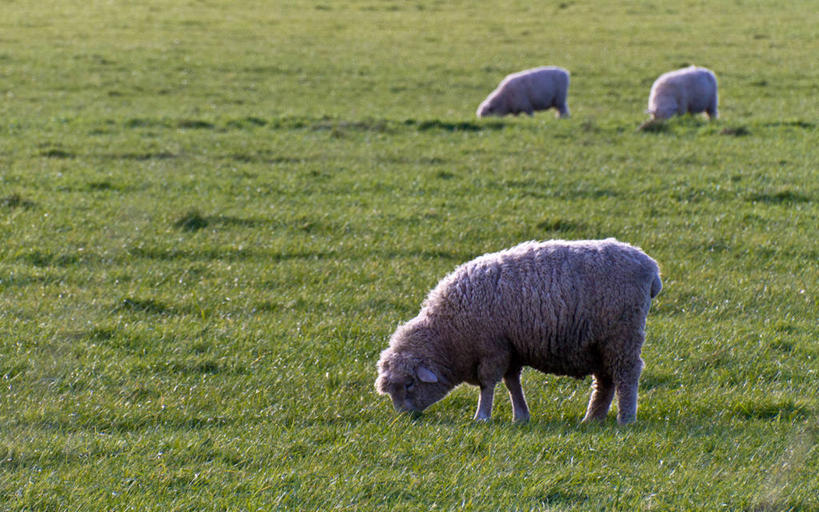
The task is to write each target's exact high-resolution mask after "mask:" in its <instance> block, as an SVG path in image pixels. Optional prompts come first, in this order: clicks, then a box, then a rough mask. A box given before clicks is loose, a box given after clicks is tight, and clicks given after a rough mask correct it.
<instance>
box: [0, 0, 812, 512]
mask: <svg viewBox="0 0 819 512" xmlns="http://www.w3.org/2000/svg"><path fill="white" fill-rule="evenodd" d="M134 4H135V3H126V2H120V1H114V2H77V1H73V0H66V1H63V2H58V3H57V5H45V4H43V5H40V4H39V3H36V2H31V1H28V0H22V1H17V2H7V3H5V4H4V5H3V7H2V12H3V15H2V16H0V41H2V45H0V240H2V243H0V384H2V387H0V510H125V509H137V510H192V509H197V510H260V509H261V510H335V509H339V510H552V511H568V510H572V511H574V510H736V511H774V510H777V511H778V510H800V511H802V510H816V509H819V493H818V492H817V489H819V479H818V478H817V474H819V454H818V453H817V448H816V446H817V441H818V440H819V424H817V413H818V412H819V402H817V393H816V388H817V383H819V374H817V370H819V363H817V358H818V357H819V348H818V347H817V343H816V342H817V335H818V334H819V331H817V311H819V307H818V306H819V302H817V298H816V290H817V285H819V283H818V282H817V276H819V265H817V261H819V258H818V257H817V244H816V238H817V225H819V204H817V198H818V197H819V179H817V177H819V173H818V172H817V162H819V157H818V154H817V150H816V147H817V144H819V135H818V132H817V117H816V115H815V114H816V112H819V108H818V107H819V105H817V97H819V94H817V93H819V90H817V85H816V84H817V83H819V80H818V78H819V76H817V68H816V63H815V53H816V52H815V43H816V28H815V27H816V26H817V25H819V18H817V14H816V13H819V9H817V5H816V3H815V2H813V1H803V2H792V3H789V4H782V3H781V2H768V1H760V2H740V1H736V2H735V1H732V0H731V1H729V0H719V1H717V2H710V3H702V2H684V3H683V4H679V5H674V6H671V5H668V6H666V5H665V4H658V3H650V2H642V1H628V2H602V3H601V2H594V3H592V2H581V1H575V2H562V3H554V4H550V3H546V4H537V3H534V4H533V3H531V2H529V3H526V2H517V1H500V0H499V1H492V2H488V3H487V2H483V3H480V4H478V3H472V2H459V1H455V2H439V1H433V0H430V1H427V0H422V1H418V2H412V3H403V2H391V1H384V2H375V1H367V0H350V1H343V2H312V1H306V0H295V1H292V2H275V3H273V4H270V3H267V2H254V1H250V2H242V3H241V5H235V4H232V3H228V2H221V1H204V0H203V1H191V2H170V1H168V0H154V1H150V2H138V3H136V4H138V5H134ZM688 63H697V64H701V65H705V66H708V67H710V68H712V69H714V70H715V71H716V73H717V75H718V77H719V79H720V95H721V103H720V111H721V115H722V119H721V120H719V121H717V122H714V123H708V122H707V121H705V120H704V119H700V118H682V119H675V120H673V121H671V122H669V123H667V124H665V125H663V126H662V127H660V128H657V129H653V130H651V131H644V132H639V133H638V132H635V129H636V128H637V126H638V125H639V124H640V123H641V122H642V121H643V120H644V119H645V115H644V114H643V113H642V112H643V110H644V109H645V101H646V98H647V94H648V88H649V87H650V85H651V82H652V81H653V79H654V78H655V77H656V76H657V75H659V74H660V73H661V72H664V71H666V70H668V69H672V68H674V67H677V66H682V65H686V64H688ZM539 64H556V65H562V66H565V67H567V68H569V69H570V70H571V71H572V80H573V82H572V89H571V93H570V100H569V101H570V107H571V109H572V113H573V117H572V118H571V119H569V120H560V121H559V120H556V119H554V118H553V117H552V114H551V113H542V114H539V115H537V116H535V117H534V118H509V119H503V120H489V121H487V120H481V121H479V120H477V119H475V118H474V110H475V108H476V106H477V104H478V103H479V102H480V101H481V100H482V99H483V97H484V96H485V95H486V93H487V92H489V91H490V90H491V89H492V88H493V87H494V86H495V85H496V83H497V82H498V81H499V80H500V78H502V77H503V75H505V74H506V73H508V72H511V71H516V70H519V69H523V68H526V67H530V66H534V65H539ZM608 236H615V237H617V238H619V239H621V240H624V241H628V242H631V243H633V244H636V245H639V246H641V247H642V248H643V249H645V250H646V252H648V253H649V254H650V255H652V256H653V257H654V258H655V259H657V260H658V261H659V262H660V264H661V267H662V271H663V279H664V285H665V287H664V290H663V292H662V293H661V295H660V296H659V297H658V298H657V299H656V300H655V302H654V304H653V307H652V311H651V313H650V315H649V319H648V327H647V331H648V341H647V344H646V346H645V348H644V359H645V360H646V364H647V366H646V370H645V372H644V374H643V378H642V380H641V385H640V409H639V411H638V421H637V423H636V424H635V425H633V426H630V427H627V428H621V427H618V426H616V424H615V423H614V419H613V417H611V418H610V419H609V422H608V423H606V424H605V425H580V424H579V420H580V418H581V417H582V414H583V412H584V407H585V403H586V400H587V399H588V391H589V389H588V388H589V380H588V379H586V380H572V379H568V378H560V377H554V376H544V375H541V374H538V373H536V372H533V371H528V372H524V388H525V390H526V393H527V396H528V399H529V403H530V408H531V410H532V421H531V423H529V424H528V425H524V426H516V425H513V424H511V407H510V405H509V403H508V400H507V399H506V398H505V396H502V394H501V395H500V396H499V397H498V400H497V403H496V407H495V416H494V419H493V420H492V422H490V423H489V424H481V425H476V424H473V423H472V422H471V421H470V420H469V418H470V417H471V415H472V413H473V411H474V407H475V405H476V402H477V393H476V391H475V389H471V388H468V387H461V388H458V389H456V390H455V391H454V392H453V393H452V394H451V395H450V396H449V397H448V398H446V399H445V400H443V401H442V402H440V403H438V404H436V405H434V406H433V407H431V408H430V409H429V411H428V412H426V413H425V414H424V415H423V416H422V417H420V418H418V419H414V420H413V419H410V418H406V417H401V416H396V415H395V414H394V413H393V412H392V410H391V407H390V406H389V404H388V400H386V399H384V398H383V397H379V396H377V395H376V394H375V392H374V390H373V385H372V384H373V381H374V378H375V361H376V360H377V357H378V353H379V351H380V350H381V349H383V348H384V347H385V346H386V343H387V338H388V336H389V334H390V333H391V332H392V330H393V329H394V328H395V326H396V325H397V324H398V323H399V322H402V321H405V320H407V319H409V318H411V317H412V316H414V314H415V313H416V312H417V310H418V307H419V305H420V303H421V301H422V300H423V297H424V295H425V293H426V292H427V291H428V290H429V289H430V288H431V287H432V286H433V285H434V284H435V283H436V282H437V280H438V279H440V277H442V276H443V275H444V274H445V273H447V272H449V271H450V270H452V269H453V268H454V267H455V266H456V265H457V264H459V263H461V262H463V261H466V260H468V259H471V258H473V257H475V256H477V255H480V254H482V253H484V252H487V251H494V250H498V249H501V248H504V247H508V246H510V245H513V244H515V243H517V242H520V241H523V240H529V239H549V238H565V239H580V238H601V237H608Z"/></svg>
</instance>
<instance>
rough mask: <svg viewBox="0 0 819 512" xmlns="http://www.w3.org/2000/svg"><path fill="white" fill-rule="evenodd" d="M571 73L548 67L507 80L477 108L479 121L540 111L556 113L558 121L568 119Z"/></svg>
mask: <svg viewBox="0 0 819 512" xmlns="http://www.w3.org/2000/svg"><path fill="white" fill-rule="evenodd" d="M568 94H569V72H568V71H566V70H565V69H563V68H559V67H554V66H545V67H539V68H535V69H527V70H526V71H521V72H519V73H513V74H511V75H508V76H506V78H504V79H503V80H502V81H501V83H500V84H499V85H498V87H497V88H496V89H495V90H494V91H492V93H491V94H490V95H489V96H487V98H486V99H485V100H483V103H481V104H480V106H479V107H478V111H477V115H478V117H487V116H505V115H507V114H514V115H518V114H520V113H521V112H525V113H527V114H529V115H530V116H531V115H532V114H533V113H534V112H536V111H538V110H548V109H550V108H552V107H554V108H556V109H557V113H558V116H559V117H569V105H568V103H567V102H566V98H567V96H568Z"/></svg>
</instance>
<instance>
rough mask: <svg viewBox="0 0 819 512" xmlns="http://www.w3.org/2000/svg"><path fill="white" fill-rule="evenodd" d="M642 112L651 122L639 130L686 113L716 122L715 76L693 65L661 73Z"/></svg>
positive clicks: (709, 71) (717, 114)
mask: <svg viewBox="0 0 819 512" xmlns="http://www.w3.org/2000/svg"><path fill="white" fill-rule="evenodd" d="M646 112H648V113H649V114H651V119H650V120H649V121H647V122H646V123H644V125H643V126H641V128H643V127H645V126H646V125H649V124H653V123H654V122H658V121H662V120H664V119H668V118H670V117H672V116H675V115H683V114H685V113H688V112H690V113H692V114H698V113H700V112H705V113H706V114H708V118H709V119H716V118H717V117H718V116H719V113H718V112H717V77H716V76H714V73H713V72H712V71H711V70H709V69H706V68H698V67H696V66H689V67H687V68H683V69H678V70H676V71H669V72H668V73H664V74H662V75H660V77H659V78H658V79H657V80H655V81H654V84H653V85H652V86H651V93H650V94H649V96H648V110H647V111H646Z"/></svg>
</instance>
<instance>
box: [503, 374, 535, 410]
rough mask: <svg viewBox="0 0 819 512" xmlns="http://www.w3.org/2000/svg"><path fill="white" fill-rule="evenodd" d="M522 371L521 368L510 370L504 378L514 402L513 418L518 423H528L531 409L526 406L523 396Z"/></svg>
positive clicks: (510, 397)
mask: <svg viewBox="0 0 819 512" xmlns="http://www.w3.org/2000/svg"><path fill="white" fill-rule="evenodd" d="M520 371H521V368H520V367H517V368H514V369H512V370H510V371H509V372H508V373H507V374H506V375H505V376H504V377H503V383H504V384H506V389H508V390H509V399H510V400H512V417H513V418H514V420H515V422H516V423H526V422H527V421H529V407H528V406H527V405H526V397H524V396H523V388H522V387H521V385H520Z"/></svg>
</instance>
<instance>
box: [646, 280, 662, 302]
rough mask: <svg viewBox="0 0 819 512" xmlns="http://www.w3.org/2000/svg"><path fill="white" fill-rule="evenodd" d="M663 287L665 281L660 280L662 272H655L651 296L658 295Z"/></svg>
mask: <svg viewBox="0 0 819 512" xmlns="http://www.w3.org/2000/svg"><path fill="white" fill-rule="evenodd" d="M662 289H663V282H662V281H661V280H660V274H654V281H652V282H651V291H650V292H649V293H651V298H652V299H653V298H654V297H656V296H657V294H658V293H660V290H662Z"/></svg>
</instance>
